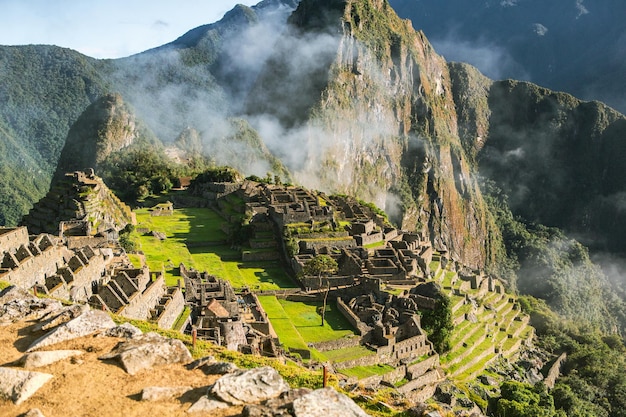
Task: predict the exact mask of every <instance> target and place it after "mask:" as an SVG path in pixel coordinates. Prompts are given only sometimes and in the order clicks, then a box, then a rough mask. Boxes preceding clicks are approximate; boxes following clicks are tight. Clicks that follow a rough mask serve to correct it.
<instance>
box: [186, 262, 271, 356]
mask: <svg viewBox="0 0 626 417" xmlns="http://www.w3.org/2000/svg"><path fill="white" fill-rule="evenodd" d="M180 274H181V275H182V277H183V279H184V281H185V302H186V303H187V305H189V306H190V307H191V309H192V313H191V320H192V325H193V328H194V329H195V330H196V332H197V335H198V337H199V338H202V339H204V340H209V341H211V342H213V343H215V344H217V345H218V346H225V347H226V348H227V349H230V350H235V351H240V352H243V353H251V354H262V355H265V356H279V355H280V352H279V349H278V348H277V344H278V343H277V342H278V340H277V337H276V335H275V334H273V331H272V330H271V326H270V324H269V319H268V318H267V314H265V311H263V308H262V307H261V304H260V303H259V300H258V299H257V297H256V295H255V294H253V293H251V292H249V291H244V292H242V293H239V294H237V293H235V290H234V289H233V287H232V285H231V284H230V282H228V281H224V280H220V279H218V278H216V277H214V276H213V275H209V274H208V273H206V272H199V271H196V270H194V269H187V268H186V267H185V265H184V264H181V265H180Z"/></svg>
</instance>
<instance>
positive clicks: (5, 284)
mask: <svg viewBox="0 0 626 417" xmlns="http://www.w3.org/2000/svg"><path fill="white" fill-rule="evenodd" d="M10 286H11V284H9V283H8V282H6V281H0V291H1V290H3V289H5V288H7V287H10Z"/></svg>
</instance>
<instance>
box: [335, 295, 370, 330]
mask: <svg viewBox="0 0 626 417" xmlns="http://www.w3.org/2000/svg"><path fill="white" fill-rule="evenodd" d="M337 309H338V310H339V312H340V313H341V314H343V316H344V317H345V318H346V320H348V321H349V322H350V324H351V325H352V326H353V327H354V328H355V329H357V333H358V334H360V335H361V336H363V335H365V334H366V333H367V332H368V331H369V330H370V329H369V326H367V325H366V324H365V323H363V322H362V321H361V320H360V319H359V317H358V316H357V315H356V314H354V312H352V310H351V309H350V307H348V305H347V304H346V303H344V302H343V300H342V299H341V297H337Z"/></svg>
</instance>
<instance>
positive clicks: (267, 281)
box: [133, 208, 296, 290]
mask: <svg viewBox="0 0 626 417" xmlns="http://www.w3.org/2000/svg"><path fill="white" fill-rule="evenodd" d="M136 214H137V223H138V224H137V228H136V229H148V230H150V231H151V232H152V231H157V232H162V233H165V234H166V237H167V238H166V239H165V240H159V239H158V238H156V237H154V236H152V234H151V233H148V234H145V235H142V234H140V233H138V232H135V234H134V239H135V241H136V242H137V244H138V247H139V248H140V249H141V250H142V251H143V252H144V253H145V255H146V261H147V263H148V267H149V268H150V269H151V270H153V271H159V270H161V269H164V270H165V281H166V284H167V285H176V283H177V281H178V279H180V272H179V270H178V266H179V265H180V263H184V264H185V265H186V266H187V267H192V268H195V269H197V270H198V271H207V272H208V273H209V274H211V275H215V276H217V277H219V278H222V279H225V280H228V281H230V282H231V283H232V284H233V287H235V288H243V287H249V288H251V289H252V290H277V289H281V288H294V287H295V286H296V285H295V284H294V283H293V282H292V281H291V279H290V278H289V277H288V276H287V274H286V273H285V272H284V270H283V268H282V267H281V266H280V264H279V263H277V262H246V263H242V262H241V255H240V253H239V251H237V250H234V249H231V248H230V246H228V245H227V244H225V239H226V238H227V236H226V234H225V233H224V232H223V231H222V230H221V225H222V223H223V222H224V219H222V217H220V216H219V215H218V214H217V213H216V212H214V211H213V210H211V209H207V208H184V209H175V210H174V214H173V215H171V216H154V217H153V216H151V215H150V212H149V211H148V209H140V210H137V211H136ZM133 262H134V261H133Z"/></svg>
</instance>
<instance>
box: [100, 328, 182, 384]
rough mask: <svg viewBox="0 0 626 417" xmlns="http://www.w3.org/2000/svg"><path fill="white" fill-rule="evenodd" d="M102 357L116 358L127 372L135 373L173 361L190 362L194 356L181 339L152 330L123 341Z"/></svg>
mask: <svg viewBox="0 0 626 417" xmlns="http://www.w3.org/2000/svg"><path fill="white" fill-rule="evenodd" d="M100 359H116V360H117V361H118V362H120V364H121V365H122V368H124V370H125V371H126V372H128V373H129V374H130V375H135V374H136V373H137V372H139V371H141V370H142V369H147V368H152V367H153V366H158V365H168V364H173V363H188V362H190V361H191V360H192V359H193V358H192V357H191V353H189V350H188V349H187V347H186V346H185V345H184V344H183V342H181V341H180V340H177V339H170V338H167V337H163V336H161V335H159V334H157V333H153V332H150V333H146V334H144V335H141V336H139V337H137V338H135V339H129V340H127V341H125V342H121V343H120V344H118V345H117V346H116V347H115V348H114V349H113V350H112V351H111V352H110V353H108V354H106V355H104V356H101V357H100Z"/></svg>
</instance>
